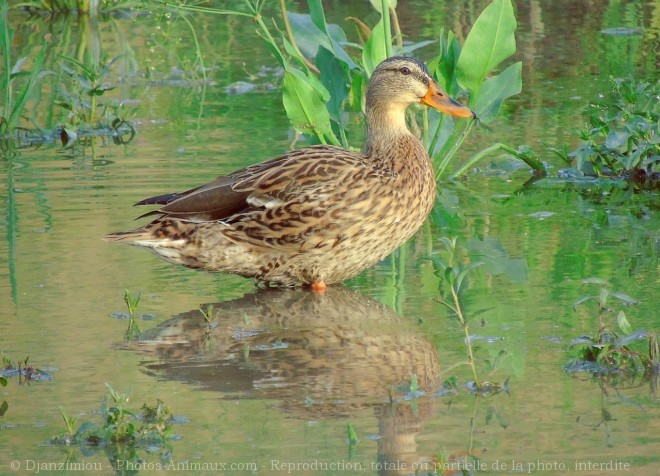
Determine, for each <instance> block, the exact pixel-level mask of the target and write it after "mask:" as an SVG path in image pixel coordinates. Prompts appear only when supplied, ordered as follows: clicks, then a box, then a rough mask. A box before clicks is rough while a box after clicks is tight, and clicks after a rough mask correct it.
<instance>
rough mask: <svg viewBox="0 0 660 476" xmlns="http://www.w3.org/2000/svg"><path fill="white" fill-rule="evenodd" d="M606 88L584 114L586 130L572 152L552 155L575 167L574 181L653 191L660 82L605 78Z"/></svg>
mask: <svg viewBox="0 0 660 476" xmlns="http://www.w3.org/2000/svg"><path fill="white" fill-rule="evenodd" d="M610 84H611V87H612V89H611V91H609V92H607V93H605V94H601V95H600V96H599V97H598V99H597V100H596V101H594V102H593V103H592V104H590V105H589V106H588V107H587V108H586V109H585V111H584V114H585V116H586V117H587V124H586V126H585V128H584V129H583V130H582V131H581V133H580V138H581V139H582V142H581V144H580V146H579V147H578V148H577V149H576V150H574V151H572V152H568V151H566V150H563V151H559V150H557V149H553V152H554V153H556V154H557V155H558V156H559V157H561V158H562V159H564V160H565V161H567V162H572V163H573V164H574V165H575V171H576V172H577V173H576V174H574V175H578V176H584V175H586V176H596V177H617V178H623V179H628V180H630V181H632V182H634V183H636V184H638V185H640V186H641V188H646V189H653V188H658V187H660V131H659V129H658V128H659V127H660V101H659V100H658V97H660V82H656V83H655V84H653V83H651V82H644V81H636V80H634V79H632V78H627V79H622V78H611V79H610ZM563 173H564V174H566V173H567V172H563Z"/></svg>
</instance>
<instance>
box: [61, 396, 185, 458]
mask: <svg viewBox="0 0 660 476" xmlns="http://www.w3.org/2000/svg"><path fill="white" fill-rule="evenodd" d="M106 388H107V390H108V393H107V394H106V396H105V397H104V400H103V403H102V405H101V415H102V416H103V423H102V424H98V423H94V422H84V423H82V424H80V425H79V426H78V425H77V419H76V418H75V417H73V416H70V415H68V414H67V413H66V412H65V411H64V409H63V408H62V407H60V414H61V415H62V419H63V421H64V426H65V430H64V432H62V433H61V434H60V435H58V436H56V437H54V438H52V439H51V440H50V444H53V445H67V446H70V445H86V447H87V448H96V447H98V448H106V449H110V450H111V455H110V456H111V460H113V461H118V460H120V459H126V460H128V461H132V462H136V461H139V460H140V458H139V457H138V454H137V450H138V449H144V450H147V451H150V452H153V448H154V447H156V448H159V450H160V452H161V457H166V458H169V455H170V453H171V449H172V448H171V441H172V439H173V438H174V434H173V424H174V422H175V418H174V416H173V415H172V413H171V412H170V410H169V409H168V408H167V406H166V405H165V404H164V403H163V401H162V400H160V399H157V400H156V403H155V404H154V405H147V404H146V403H145V404H143V405H142V407H140V409H139V410H137V411H135V410H131V409H130V408H129V407H128V401H129V395H128V394H124V393H120V392H117V391H115V390H114V389H113V388H112V387H111V386H110V385H108V384H106Z"/></svg>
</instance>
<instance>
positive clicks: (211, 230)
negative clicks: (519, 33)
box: [106, 57, 475, 291]
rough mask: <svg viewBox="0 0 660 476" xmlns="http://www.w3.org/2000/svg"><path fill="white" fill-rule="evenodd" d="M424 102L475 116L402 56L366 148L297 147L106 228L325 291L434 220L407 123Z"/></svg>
mask: <svg viewBox="0 0 660 476" xmlns="http://www.w3.org/2000/svg"><path fill="white" fill-rule="evenodd" d="M417 103H421V104H425V105H427V106H430V107H433V108H435V109H438V110H440V111H442V112H444V113H447V114H450V115H452V116H456V117H461V118H474V117H475V115H474V113H473V112H472V111H471V110H470V109H469V108H467V107H465V106H463V105H461V104H460V103H458V102H456V101H454V100H453V99H451V98H449V97H448V95H447V94H446V93H445V92H444V91H443V90H442V89H441V88H440V87H439V86H438V85H437V84H436V83H435V81H433V79H432V77H431V75H430V74H429V71H428V69H427V68H426V66H425V65H424V63H422V62H420V61H419V60H417V59H414V58H408V57H392V58H388V59H386V60H385V61H383V62H382V63H380V64H379V65H378V67H377V68H376V69H375V70H374V72H373V74H372V76H371V78H370V80H369V85H368V87H367V97H366V121H367V144H366V152H365V153H357V152H353V151H350V150H346V149H343V148H341V147H336V146H331V145H315V146H311V147H305V148H302V149H299V150H294V151H292V152H289V153H288V154H286V155H283V156H281V157H277V158H275V159H272V160H270V161H267V162H264V163H261V164H257V165H252V166H249V167H246V168H244V169H241V170H238V171H236V172H234V173H232V174H230V175H227V176H222V177H218V178H217V179H215V180H214V181H212V182H210V183H208V184H206V185H202V186H200V187H196V188H193V189H191V190H187V191H185V192H179V193H170V194H165V195H159V196H157V197H151V198H147V199H145V200H142V201H140V202H138V203H136V205H160V208H158V209H157V210H154V211H152V212H149V213H147V214H145V215H142V216H143V217H144V216H149V215H158V217H157V218H156V219H155V220H153V221H152V222H150V223H148V224H146V225H145V226H143V227H141V228H138V229H136V230H132V231H127V232H119V233H112V234H109V235H107V237H106V239H107V240H109V241H120V242H125V243H130V244H132V245H136V246H143V247H146V248H149V249H151V250H153V251H154V252H155V253H157V254H158V255H160V256H161V257H163V258H165V259H167V260H169V261H171V262H173V263H177V264H181V265H183V266H187V267H190V268H199V269H204V270H207V271H222V272H226V273H234V274H238V275H241V276H244V277H251V278H255V279H256V280H257V281H258V282H262V283H265V284H267V285H278V286H308V285H309V286H311V287H312V289H314V290H317V291H322V290H323V289H325V287H326V285H329V284H335V283H339V282H341V281H343V280H345V279H347V278H350V277H351V276H354V275H356V274H357V273H359V272H360V271H362V270H364V269H365V268H367V267H369V266H371V265H373V264H374V263H376V262H378V261H380V260H382V259H383V258H385V257H386V256H387V255H389V254H390V253H392V251H394V250H395V249H396V248H398V247H399V246H400V245H401V244H402V243H404V242H405V241H406V240H408V239H409V238H410V237H411V236H412V235H413V234H414V233H415V231H417V229H418V228H419V227H420V226H421V225H422V223H423V222H424V220H426V218H427V216H428V214H429V213H430V211H431V208H432V207H433V203H434V200H435V193H436V185H435V178H434V174H433V168H432V165H431V161H430V158H429V156H428V154H427V153H426V150H425V149H424V147H423V146H422V144H421V143H420V142H419V140H418V139H417V138H416V137H415V136H414V135H413V134H412V133H411V132H410V131H409V130H408V127H407V126H406V116H405V111H406V108H407V107H408V106H409V105H411V104H417Z"/></svg>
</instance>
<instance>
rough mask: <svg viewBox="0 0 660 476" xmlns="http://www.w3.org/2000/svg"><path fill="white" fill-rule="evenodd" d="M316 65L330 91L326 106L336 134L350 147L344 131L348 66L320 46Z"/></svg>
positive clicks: (324, 84)
mask: <svg viewBox="0 0 660 476" xmlns="http://www.w3.org/2000/svg"><path fill="white" fill-rule="evenodd" d="M315 63H316V67H317V68H318V69H319V71H320V73H321V75H320V76H321V83H322V84H323V86H324V87H325V88H326V89H327V90H328V92H329V93H330V100H329V101H328V102H327V104H326V108H327V109H328V112H329V113H330V117H331V119H332V120H333V122H334V123H333V124H332V126H333V129H334V132H335V135H339V137H340V138H341V142H342V145H343V146H344V147H348V139H347V138H346V132H345V131H344V120H343V117H344V110H343V107H342V106H343V103H344V99H346V96H347V95H348V86H347V85H346V81H347V71H346V70H347V69H348V67H347V66H346V65H345V64H344V63H342V62H341V61H339V60H338V59H337V58H336V57H335V56H334V55H333V54H332V52H330V51H328V50H326V49H325V48H323V47H321V48H319V52H318V54H317V55H316V62H315Z"/></svg>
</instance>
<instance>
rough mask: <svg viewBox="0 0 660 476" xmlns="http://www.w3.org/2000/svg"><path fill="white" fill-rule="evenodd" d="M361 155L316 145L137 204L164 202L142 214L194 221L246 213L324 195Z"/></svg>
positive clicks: (359, 159)
mask: <svg viewBox="0 0 660 476" xmlns="http://www.w3.org/2000/svg"><path fill="white" fill-rule="evenodd" d="M361 165H362V156H361V155H359V154H356V153H353V152H350V151H347V150H345V149H341V148H339V147H334V146H326V145H319V146H312V147H306V148H304V149H299V150H296V151H293V152H290V153H288V154H286V155H283V156H281V157H278V158H276V159H273V160H270V161H268V162H264V163H261V164H257V165H253V166H250V167H246V168H244V169H241V170H238V171H236V172H234V173H232V174H231V175H227V176H221V177H218V178H216V179H215V180H213V181H212V182H209V183H207V184H205V185H202V186H200V187H196V188H193V189H190V190H186V191H184V192H177V193H169V194H164V195H158V196H155V197H150V198H146V199H144V200H141V201H140V202H138V203H136V205H162V206H161V207H160V208H158V209H156V210H153V211H151V212H148V213H146V214H144V215H142V216H141V217H140V218H142V217H145V216H151V215H160V216H161V217H172V218H178V219H182V220H188V221H193V222H205V221H217V220H224V219H227V218H230V217H234V216H236V215H240V214H241V213H250V212H253V211H258V210H264V209H269V208H273V207H275V206H276V205H282V204H284V205H286V204H287V203H293V202H296V203H300V202H301V201H305V200H307V201H309V200H310V198H312V197H314V196H315V197H316V198H322V197H319V194H320V195H324V194H327V193H328V187H329V186H332V185H333V183H336V182H337V181H338V180H341V176H342V175H344V174H345V173H346V170H347V169H350V168H352V167H358V168H359V167H360V166H361Z"/></svg>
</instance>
